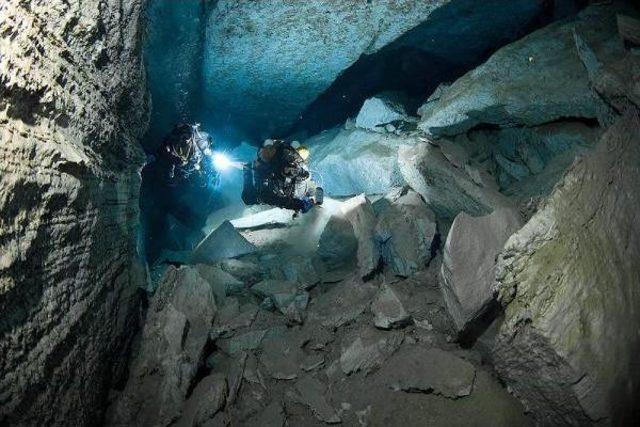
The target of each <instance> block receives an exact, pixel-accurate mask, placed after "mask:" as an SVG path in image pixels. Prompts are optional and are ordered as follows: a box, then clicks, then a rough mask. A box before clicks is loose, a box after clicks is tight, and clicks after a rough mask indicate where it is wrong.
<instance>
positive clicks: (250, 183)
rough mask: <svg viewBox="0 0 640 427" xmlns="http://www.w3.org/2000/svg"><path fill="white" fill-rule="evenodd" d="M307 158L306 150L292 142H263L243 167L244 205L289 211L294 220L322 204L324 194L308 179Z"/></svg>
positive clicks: (307, 151)
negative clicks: (265, 206)
mask: <svg viewBox="0 0 640 427" xmlns="http://www.w3.org/2000/svg"><path fill="white" fill-rule="evenodd" d="M308 157H309V150H308V149H307V148H306V147H303V146H301V145H300V143H298V142H296V141H294V142H293V143H291V144H288V143H286V142H285V141H283V140H272V139H268V140H266V141H265V142H264V144H263V146H262V148H261V149H260V151H258V158H257V159H256V160H255V161H254V162H253V163H251V164H246V165H244V168H243V174H244V187H243V190H242V200H243V201H244V203H245V204H247V205H255V204H260V203H264V204H268V205H272V206H278V207H281V208H285V209H291V210H293V211H294V212H295V213H294V217H295V216H297V215H298V213H299V212H302V213H306V212H308V211H309V210H310V209H311V208H312V207H313V206H315V205H322V203H323V198H324V197H323V195H324V191H323V189H322V188H321V187H318V186H317V185H316V184H315V183H314V182H313V181H312V180H311V179H310V177H311V174H310V173H309V169H308V167H307V164H306V160H307V158H308Z"/></svg>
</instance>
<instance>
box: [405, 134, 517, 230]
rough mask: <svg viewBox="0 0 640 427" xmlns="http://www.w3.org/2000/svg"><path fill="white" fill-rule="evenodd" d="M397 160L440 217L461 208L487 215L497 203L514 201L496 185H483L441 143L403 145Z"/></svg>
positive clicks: (406, 175)
mask: <svg viewBox="0 0 640 427" xmlns="http://www.w3.org/2000/svg"><path fill="white" fill-rule="evenodd" d="M398 163H399V164H400V172H401V173H402V176H403V177H404V179H405V181H406V182H407V184H409V185H410V186H411V188H412V189H413V190H415V191H416V192H418V193H419V194H420V195H421V196H422V197H423V198H424V200H425V201H426V202H427V204H428V205H429V207H430V208H431V209H433V211H434V212H435V213H436V214H437V215H438V217H440V218H444V219H449V220H453V218H455V217H456V215H458V214H459V213H460V212H467V213H469V214H470V215H476V216H478V215H487V214H489V213H491V212H492V211H493V210H494V209H496V208H497V207H503V206H511V205H512V203H511V201H509V199H507V197H505V196H503V195H502V194H500V193H499V192H498V191H497V190H496V189H495V188H493V186H483V185H480V184H478V183H476V182H475V181H477V179H476V180H474V176H473V174H470V173H469V171H468V170H467V169H466V168H465V169H459V168H457V167H455V165H454V164H453V163H451V162H450V161H449V160H448V159H447V158H446V157H445V155H444V154H443V152H442V149H441V147H437V146H434V145H431V144H429V143H427V142H420V143H418V144H413V145H407V146H403V147H401V148H400V150H399V151H398Z"/></svg>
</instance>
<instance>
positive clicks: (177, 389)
mask: <svg viewBox="0 0 640 427" xmlns="http://www.w3.org/2000/svg"><path fill="white" fill-rule="evenodd" d="M216 312H217V308H216V301H215V296H214V293H213V290H212V288H211V286H210V285H209V283H208V282H207V281H206V280H204V279H203V278H202V277H201V276H200V275H199V274H198V272H197V270H196V269H194V268H192V267H188V266H183V267H180V268H175V267H169V269H168V270H167V271H166V273H165V275H164V277H163V280H162V282H161V283H160V286H159V287H158V290H157V291H156V294H155V296H154V297H153V299H152V301H151V304H150V307H149V310H148V312H147V318H146V321H145V326H144V329H143V331H142V336H141V338H140V340H141V341H140V344H139V347H138V351H137V353H136V354H135V357H134V359H133V361H132V363H131V367H130V372H129V380H128V382H127V385H126V387H125V389H124V391H123V392H122V394H121V395H120V396H119V398H118V400H117V401H116V402H115V404H114V407H113V408H112V412H111V414H110V423H112V424H115V425H142V424H144V425H169V424H171V423H173V422H175V421H176V420H177V419H178V418H179V417H180V415H181V413H182V410H183V405H184V403H185V400H186V398H187V394H188V392H189V391H190V389H191V386H192V384H193V382H194V380H195V378H196V374H197V372H198V369H199V368H200V364H201V363H202V358H203V356H204V351H205V346H206V344H207V341H208V340H209V332H210V330H211V327H212V325H213V321H214V318H215V315H216ZM151 396H152V397H153V398H150V397H151Z"/></svg>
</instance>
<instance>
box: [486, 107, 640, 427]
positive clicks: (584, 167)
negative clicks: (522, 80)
mask: <svg viewBox="0 0 640 427" xmlns="http://www.w3.org/2000/svg"><path fill="white" fill-rule="evenodd" d="M638 135H640V120H639V118H638V116H637V113H634V114H629V115H627V116H625V117H624V118H622V119H620V120H619V121H618V122H617V123H616V124H615V125H614V126H613V127H611V128H610V129H609V130H608V131H607V132H606V133H605V135H604V136H603V140H602V142H601V143H600V144H599V146H598V147H597V149H596V150H595V151H594V152H593V153H591V154H590V155H588V156H586V157H584V158H581V159H580V160H579V161H578V162H577V163H576V164H574V165H573V167H572V168H571V169H570V171H569V172H568V173H567V175H566V176H565V178H564V179H563V180H562V181H561V182H560V183H559V184H558V185H557V186H556V188H555V190H554V192H553V193H552V195H551V196H550V198H549V199H548V201H547V202H546V203H545V204H544V205H543V206H542V208H541V209H540V210H539V211H538V213H537V214H536V215H535V216H534V217H533V218H532V219H531V220H530V221H529V223H528V224H527V225H526V226H525V227H524V228H522V230H520V231H519V232H518V233H516V234H515V235H513V236H512V237H511V238H510V239H509V240H508V242H507V243H506V245H505V248H504V252H503V255H501V256H500V258H499V260H498V273H497V275H496V278H497V284H498V289H499V293H500V298H501V301H502V302H503V303H504V305H505V315H506V317H505V321H504V323H503V325H502V327H501V328H500V332H499V335H498V338H497V342H496V347H495V351H494V360H495V365H496V369H497V370H498V372H499V373H500V375H501V377H502V378H503V379H504V380H505V382H506V383H507V384H508V385H509V387H510V388H511V389H512V390H513V392H514V393H515V394H516V395H517V396H518V397H519V398H520V399H521V400H522V401H523V402H524V403H525V405H526V406H527V407H528V408H529V410H531V411H532V413H533V414H534V415H535V416H536V418H537V420H538V421H539V422H540V423H541V424H548V425H552V424H556V425H558V424H572V425H595V424H597V425H601V424H614V425H624V424H626V423H629V422H631V420H632V418H631V415H632V412H633V411H634V410H635V411H636V412H637V402H638V401H640V394H639V392H638V391H639V390H640V370H639V369H638V362H637V361H638V349H640V335H638V325H640V287H638V283H640V219H639V217H638V211H640V186H638V182H640V169H639V168H638V164H640V141H639V140H638ZM636 415H637V414H636Z"/></svg>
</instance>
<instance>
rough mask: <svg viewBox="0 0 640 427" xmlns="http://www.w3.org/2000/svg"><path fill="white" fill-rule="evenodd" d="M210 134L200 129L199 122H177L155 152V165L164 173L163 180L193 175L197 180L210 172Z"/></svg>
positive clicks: (180, 179) (170, 182)
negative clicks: (156, 163)
mask: <svg viewBox="0 0 640 427" xmlns="http://www.w3.org/2000/svg"><path fill="white" fill-rule="evenodd" d="M212 146H213V141H212V139H211V137H210V136H208V135H206V134H204V133H202V132H201V131H200V125H198V124H196V125H190V124H185V123H180V124H178V125H176V126H175V127H174V128H173V130H172V131H171V133H170V134H169V135H168V136H167V137H166V138H165V139H164V141H163V142H162V146H161V147H160V148H159V149H158V151H157V152H156V160H157V161H158V167H159V168H160V170H161V171H162V173H163V174H164V177H165V183H166V184H167V185H169V186H176V185H178V184H180V183H181V182H184V181H187V180H190V179H194V178H195V180H196V181H197V180H198V179H199V178H202V177H203V176H204V175H210V174H213V175H214V181H215V178H217V174H215V171H214V168H213V167H212V165H211V147H212Z"/></svg>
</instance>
